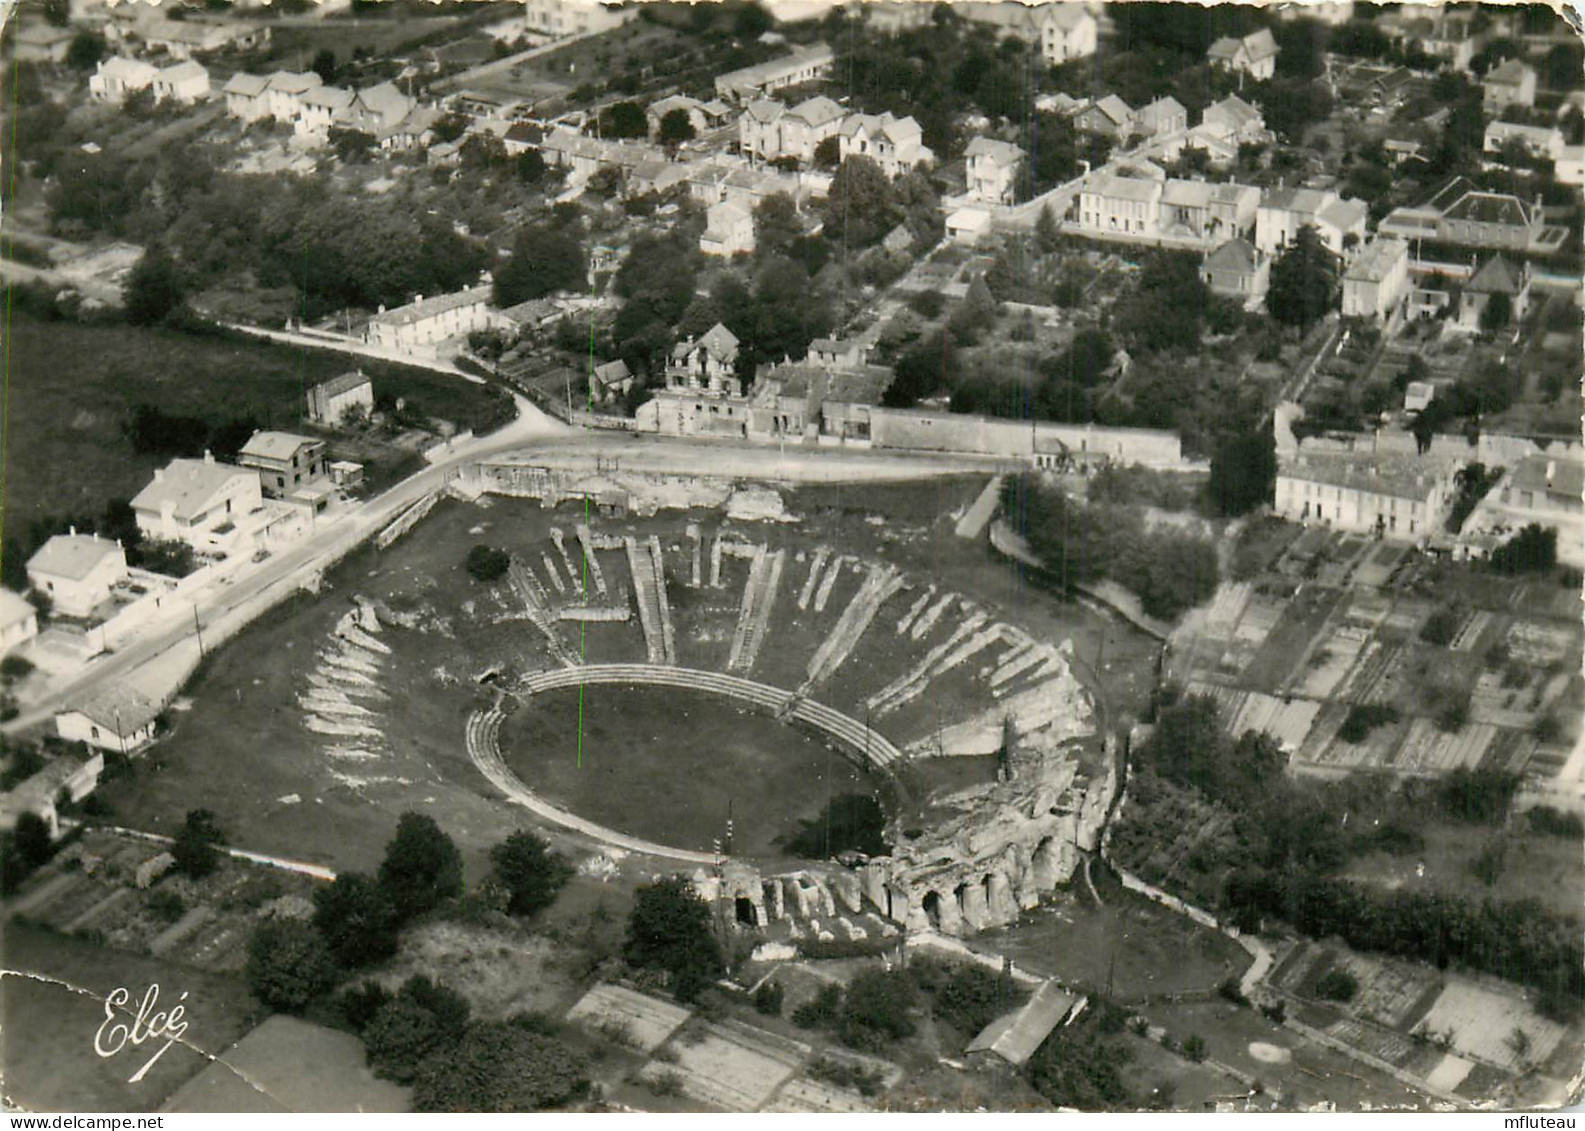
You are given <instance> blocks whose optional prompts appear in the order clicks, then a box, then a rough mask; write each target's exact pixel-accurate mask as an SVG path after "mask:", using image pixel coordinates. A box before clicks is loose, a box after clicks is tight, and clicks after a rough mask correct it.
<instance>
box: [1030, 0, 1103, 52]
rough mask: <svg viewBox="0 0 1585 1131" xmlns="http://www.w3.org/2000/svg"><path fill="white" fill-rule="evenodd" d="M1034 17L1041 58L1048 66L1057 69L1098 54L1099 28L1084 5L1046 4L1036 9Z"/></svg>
mask: <svg viewBox="0 0 1585 1131" xmlns="http://www.w3.org/2000/svg"><path fill="white" fill-rule="evenodd" d="M1033 15H1034V21H1035V27H1036V28H1037V30H1038V34H1039V37H1040V54H1041V57H1042V58H1044V59H1045V61H1046V62H1047V63H1050V64H1052V65H1053V66H1055V65H1056V64H1058V63H1066V62H1068V61H1069V60H1070V59H1087V58H1089V57H1090V56H1091V55H1094V54H1095V47H1096V39H1097V37H1096V32H1097V31H1098V25H1097V23H1096V20H1095V16H1094V15H1093V14H1091V12H1090V10H1089V9H1088V8H1087V7H1085V5H1083V4H1080V3H1071V2H1069V3H1056V4H1045V5H1042V6H1041V7H1038V8H1036V9H1034V12H1033Z"/></svg>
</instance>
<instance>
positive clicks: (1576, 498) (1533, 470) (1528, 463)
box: [1513, 452, 1585, 507]
mask: <svg viewBox="0 0 1585 1131" xmlns="http://www.w3.org/2000/svg"><path fill="white" fill-rule="evenodd" d="M1549 467H1550V468H1551V469H1552V477H1551V479H1548V478H1547V469H1548V468H1549ZM1513 486H1515V487H1517V488H1518V489H1519V490H1521V491H1545V492H1546V493H1547V494H1549V495H1557V496H1560V497H1561V498H1563V499H1566V500H1570V501H1571V502H1572V504H1573V505H1574V506H1576V507H1577V506H1579V505H1580V500H1581V498H1582V496H1585V463H1581V462H1580V461H1579V459H1578V458H1574V459H1558V458H1557V457H1555V456H1548V455H1547V453H1546V452H1538V453H1536V454H1535V455H1532V456H1526V457H1525V458H1524V459H1523V460H1522V461H1521V462H1520V464H1519V466H1518V467H1516V468H1514V472H1513Z"/></svg>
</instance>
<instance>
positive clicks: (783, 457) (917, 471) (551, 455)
mask: <svg viewBox="0 0 1585 1131" xmlns="http://www.w3.org/2000/svg"><path fill="white" fill-rule="evenodd" d="M518 405H519V412H520V415H519V417H518V419H517V420H516V421H514V422H513V423H512V424H509V425H508V426H507V427H505V428H504V429H502V430H501V431H499V432H497V433H495V434H494V435H491V436H486V437H482V438H479V439H476V440H471V441H468V442H467V443H464V444H459V445H457V447H456V448H455V449H454V450H453V451H452V452H451V453H449V454H448V455H447V456H446V457H445V458H444V459H442V460H440V461H438V462H436V463H435V464H434V465H433V466H431V467H428V468H425V469H424V470H423V471H419V472H417V473H415V474H414V475H412V476H411V477H409V478H408V479H405V480H403V481H402V482H401V483H399V484H397V485H396V486H394V487H392V488H391V489H390V490H388V491H386V492H385V493H384V494H383V495H380V496H379V497H377V498H374V499H370V500H369V501H367V502H365V503H364V504H362V505H361V506H359V507H357V508H355V509H352V510H350V511H348V512H344V513H343V514H342V515H340V516H338V517H337V518H336V519H335V520H334V521H332V522H327V523H325V524H323V526H322V528H321V529H320V530H319V531H318V532H317V533H314V534H312V535H310V536H309V537H308V538H307V539H305V540H304V541H302V542H301V543H299V544H298V545H296V546H294V547H292V548H291V549H289V550H286V551H284V552H282V553H279V554H276V555H275V556H274V557H271V558H269V559H268V560H266V561H265V562H263V563H261V564H260V565H259V566H258V567H257V569H256V570H251V571H249V572H248V573H247V574H246V575H245V576H243V577H242V578H240V579H239V580H237V581H234V582H232V583H230V584H217V585H215V586H213V587H211V588H209V589H206V590H203V591H201V592H200V593H199V594H198V599H197V601H196V602H195V604H194V606H193V608H192V615H190V616H186V615H184V616H181V617H179V618H177V619H176V620H175V622H174V623H166V624H164V625H162V626H160V627H158V628H155V629H153V630H151V631H150V633H149V635H148V636H146V637H144V638H142V639H139V640H138V641H137V642H136V643H134V644H131V645H129V646H128V647H126V648H124V649H122V650H119V651H116V652H113V653H109V654H106V655H103V656H100V657H98V658H97V659H95V660H94V661H92V662H91V663H90V664H89V665H88V667H87V668H86V669H85V670H84V671H83V672H82V673H81V674H80V675H79V676H77V677H76V678H75V679H73V680H71V681H69V682H67V683H64V684H62V685H60V686H58V687H56V688H52V689H51V691H50V692H49V693H48V694H47V695H46V696H44V697H43V698H41V699H39V700H37V701H35V702H34V703H33V704H31V705H30V706H29V708H28V710H27V711H26V713H24V714H22V715H19V716H18V717H17V718H15V719H13V720H12V721H11V722H9V723H7V724H5V725H4V726H3V727H0V732H4V733H14V732H16V731H18V730H22V729H25V728H27V727H30V726H35V725H38V724H40V723H45V722H47V721H49V719H51V718H52V717H53V715H54V713H55V712H56V711H57V710H59V709H60V708H61V707H62V706H63V705H65V704H67V703H70V702H73V701H75V700H78V699H80V698H82V697H83V696H85V695H87V694H89V693H91V692H94V691H97V690H99V689H100V688H102V687H104V686H106V685H107V684H112V683H121V682H125V683H126V684H128V685H130V686H133V687H135V688H137V689H139V690H141V691H144V692H145V693H146V694H148V695H150V696H151V697H154V698H157V699H163V698H165V697H167V696H168V695H169V694H170V693H171V692H172V690H173V689H175V688H177V687H179V686H180V685H181V683H182V682H183V681H184V680H185V678H186V677H187V675H188V674H189V673H190V672H191V671H192V669H193V667H194V666H195V665H196V664H197V663H198V661H199V659H200V658H201V656H202V652H203V651H204V650H206V649H213V648H215V647H216V646H218V645H219V644H220V643H221V642H222V641H224V640H226V639H229V638H230V637H231V636H234V635H235V634H236V633H237V632H239V631H241V630H242V629H243V628H244V627H246V626H247V625H248V624H249V623H250V622H251V621H253V620H254V619H255V618H256V617H258V616H259V615H260V614H261V613H263V612H264V611H265V610H267V609H268V608H270V607H271V606H272V605H274V604H276V603H277V602H279V601H281V600H284V599H285V598H286V597H288V596H290V595H291V594H292V593H293V592H294V591H296V590H298V589H299V588H301V586H302V585H303V582H304V581H305V580H307V579H308V578H310V577H311V576H312V575H313V574H314V573H316V572H317V571H319V570H321V569H324V568H325V567H326V566H327V565H328V564H331V563H334V562H335V561H338V560H339V559H340V558H341V557H342V556H344V555H345V554H347V553H348V552H350V551H351V550H352V549H353V548H354V547H356V546H357V545H358V544H359V543H360V542H362V541H363V540H364V539H365V538H367V537H369V536H370V535H371V534H372V533H373V532H374V531H376V530H378V529H379V528H380V527H382V526H384V525H385V524H386V523H388V522H390V521H391V519H393V518H394V517H395V516H396V515H397V514H398V513H399V512H400V511H401V510H402V509H403V508H404V507H407V506H409V505H411V504H412V503H414V502H416V501H417V500H419V499H421V498H423V497H424V496H425V495H427V494H429V493H430V492H431V491H434V490H437V489H439V488H441V487H443V486H444V485H445V483H446V482H447V481H448V479H449V478H450V477H451V476H452V474H453V473H454V472H455V471H456V470H457V469H458V468H459V467H461V466H462V465H463V464H465V463H468V462H470V461H473V460H478V459H481V458H494V457H504V456H509V455H514V454H518V453H520V454H521V456H522V458H523V459H525V460H532V461H534V462H536V463H549V464H552V465H554V466H559V467H567V468H572V469H576V470H588V471H591V472H593V471H595V470H597V469H604V470H605V471H608V472H609V471H613V470H615V471H617V472H621V473H630V472H631V473H642V472H656V473H670V474H689V475H707V476H717V477H725V478H745V479H749V478H752V479H762V480H777V481H784V482H804V483H844V482H879V481H887V480H893V481H894V480H899V479H917V478H928V477H935V476H942V475H950V474H963V473H965V472H984V471H988V470H995V469H996V467H997V465H996V464H994V463H992V462H988V461H984V460H968V459H959V458H936V457H929V456H918V455H898V454H894V453H888V452H848V451H835V450H831V449H821V448H813V447H805V446H802V445H792V446H790V447H788V448H781V447H776V446H770V445H750V444H747V443H741V444H734V443H699V442H691V441H681V440H669V439H664V438H661V437H637V436H634V435H633V434H631V433H612V432H598V431H582V430H576V429H570V428H568V427H567V426H566V425H563V424H561V423H560V422H558V421H556V420H554V419H552V418H551V417H549V416H546V415H545V414H544V413H543V412H541V411H540V410H539V409H537V408H535V407H534V406H533V405H532V404H530V403H529V402H528V401H527V400H526V399H525V398H521V397H519V398H518ZM195 622H196V623H195Z"/></svg>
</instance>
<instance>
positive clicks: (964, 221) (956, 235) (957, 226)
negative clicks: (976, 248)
mask: <svg viewBox="0 0 1585 1131" xmlns="http://www.w3.org/2000/svg"><path fill="white" fill-rule="evenodd" d="M990 231H991V214H990V213H989V212H987V211H985V209H983V208H959V209H958V210H957V211H955V212H953V213H952V214H951V215H950V216H948V217H947V235H948V236H950V237H951V238H952V240H953V241H954V242H955V243H966V244H974V243H978V242H979V241H980V239H981V237H983V236H987V235H989V234H990Z"/></svg>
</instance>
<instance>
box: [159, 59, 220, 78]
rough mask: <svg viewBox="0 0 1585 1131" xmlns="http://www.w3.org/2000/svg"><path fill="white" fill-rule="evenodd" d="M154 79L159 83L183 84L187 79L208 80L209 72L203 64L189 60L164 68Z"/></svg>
mask: <svg viewBox="0 0 1585 1131" xmlns="http://www.w3.org/2000/svg"><path fill="white" fill-rule="evenodd" d="M155 77H156V78H158V79H159V80H160V81H161V82H170V83H175V82H185V81H186V80H188V79H200V78H201V79H208V78H209V71H208V70H207V69H206V68H205V67H204V66H203V64H201V63H195V62H193V60H191V59H189V60H187V62H185V63H177V64H176V65H175V66H174V67H166V68H165V69H164V70H163V71H161V72H160V73H159V74H158V75H157V76H155Z"/></svg>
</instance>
